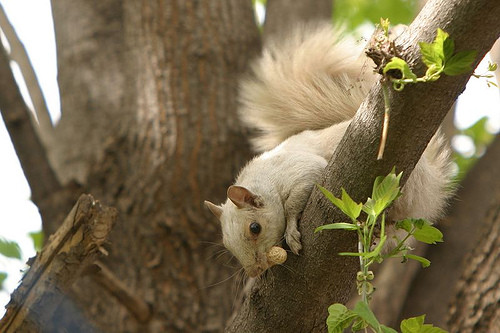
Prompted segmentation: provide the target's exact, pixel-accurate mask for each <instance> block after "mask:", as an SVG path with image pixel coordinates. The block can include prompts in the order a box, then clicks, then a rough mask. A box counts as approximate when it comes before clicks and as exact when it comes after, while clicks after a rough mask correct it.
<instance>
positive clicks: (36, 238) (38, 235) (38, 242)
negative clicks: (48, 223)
mask: <svg viewBox="0 0 500 333" xmlns="http://www.w3.org/2000/svg"><path fill="white" fill-rule="evenodd" d="M28 235H29V236H30V238H31V240H32V241H33V246H34V247H35V251H37V252H40V251H41V250H42V247H43V237H44V236H43V231H42V230H40V231H36V232H30V233H29V234H28Z"/></svg>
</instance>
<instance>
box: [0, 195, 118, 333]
mask: <svg viewBox="0 0 500 333" xmlns="http://www.w3.org/2000/svg"><path fill="white" fill-rule="evenodd" d="M116 216H117V214H116V210H115V209H113V208H109V207H104V206H101V204H100V203H99V202H98V201H95V200H94V198H92V196H90V195H82V196H81V197H80V199H79V200H78V201H77V203H76V204H75V206H74V207H73V209H72V210H71V212H70V213H69V214H68V216H67V217H66V219H65V221H64V223H63V225H62V226H61V228H59V230H58V231H57V233H56V234H54V235H52V237H51V238H50V239H49V241H48V242H47V243H46V244H45V246H44V248H43V250H42V251H41V252H40V253H39V254H38V255H37V256H36V258H33V259H32V260H33V262H32V263H31V264H30V266H31V267H30V269H29V270H28V272H27V273H26V275H25V276H24V277H23V279H22V281H21V285H20V286H19V287H18V288H17V289H16V290H15V291H14V293H13V294H12V298H11V301H10V302H9V304H8V305H7V312H6V314H5V316H4V317H3V318H2V320H1V321H0V332H2V333H8V332H53V331H54V330H55V329H56V330H57V328H55V327H54V326H53V325H52V316H53V315H54V310H55V309H56V308H57V306H58V305H59V303H60V302H61V300H62V299H63V298H64V297H65V296H64V295H65V294H67V293H69V290H70V288H71V286H72V284H73V283H74V282H75V281H76V279H78V278H79V277H80V275H81V274H82V273H84V272H85V270H86V269H88V267H89V266H90V265H92V264H93V263H94V262H95V260H96V259H97V258H99V257H102V256H103V254H106V253H107V251H106V250H105V249H104V245H105V243H106V242H107V241H108V236H109V233H110V231H111V229H112V228H113V225H114V223H115V220H116Z"/></svg>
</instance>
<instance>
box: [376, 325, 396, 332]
mask: <svg viewBox="0 0 500 333" xmlns="http://www.w3.org/2000/svg"><path fill="white" fill-rule="evenodd" d="M380 328H381V329H382V332H383V333H398V331H396V330H395V329H393V328H390V327H387V326H385V325H380Z"/></svg>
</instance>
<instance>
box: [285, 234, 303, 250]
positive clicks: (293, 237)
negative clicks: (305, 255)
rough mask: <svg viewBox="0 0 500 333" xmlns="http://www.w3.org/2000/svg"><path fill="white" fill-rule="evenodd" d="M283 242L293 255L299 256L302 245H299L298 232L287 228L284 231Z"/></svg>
mask: <svg viewBox="0 0 500 333" xmlns="http://www.w3.org/2000/svg"><path fill="white" fill-rule="evenodd" d="M285 240H286V243H287V244H288V247H290V250H292V252H293V253H295V254H297V255H298V254H299V251H300V250H301V249H302V244H301V243H300V232H299V231H298V230H297V229H296V228H287V230H286V231H285Z"/></svg>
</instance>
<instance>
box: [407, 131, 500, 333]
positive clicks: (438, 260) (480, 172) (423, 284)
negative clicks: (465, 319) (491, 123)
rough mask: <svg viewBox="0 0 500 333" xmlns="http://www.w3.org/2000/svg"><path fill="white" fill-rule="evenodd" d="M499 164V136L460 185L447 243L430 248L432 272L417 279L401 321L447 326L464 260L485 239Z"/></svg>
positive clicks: (499, 182) (445, 226)
mask: <svg viewBox="0 0 500 333" xmlns="http://www.w3.org/2000/svg"><path fill="white" fill-rule="evenodd" d="M499 163H500V138H498V137H497V138H496V140H495V141H494V142H493V143H492V145H491V146H490V147H489V148H488V150H487V151H486V153H485V155H484V156H483V157H482V158H481V159H480V160H479V161H478V162H477V164H476V165H475V166H474V168H473V169H472V170H471V171H470V172H469V173H468V174H467V177H466V178H465V179H464V181H463V182H462V184H461V185H460V187H459V190H458V192H457V194H456V199H455V200H454V204H453V206H452V207H451V209H450V213H449V214H448V216H447V217H446V218H445V219H444V220H443V221H442V223H441V225H440V229H441V230H442V232H443V234H444V237H445V238H444V239H445V243H444V244H442V245H439V246H432V247H431V248H430V249H429V251H428V253H427V255H426V257H427V258H428V259H429V260H430V261H431V262H432V266H431V267H432V269H427V270H422V271H420V272H419V274H418V275H417V277H416V278H415V283H414V284H413V285H412V288H411V290H410V292H409V294H408V299H407V301H406V303H405V305H404V307H403V310H402V314H401V318H408V317H410V316H415V315H420V314H422V313H427V320H429V322H432V323H434V324H435V325H438V326H440V327H445V324H446V321H445V320H446V313H447V311H448V305H449V303H450V301H451V299H452V297H454V295H455V286H456V284H457V281H458V279H459V277H460V275H461V272H462V271H463V269H464V257H465V256H466V255H467V254H469V253H470V252H471V251H472V250H473V248H474V246H475V244H477V242H478V240H479V239H480V238H481V237H480V233H481V231H482V229H483V227H482V225H483V222H482V221H483V218H482V216H483V214H484V212H486V211H487V210H488V207H489V205H490V202H491V197H492V194H493V193H495V192H496V191H498V189H500V179H499V178H498V175H497V170H498V165H499ZM443 277H446V278H443ZM428 295H439V297H429V296H428Z"/></svg>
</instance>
